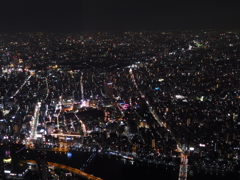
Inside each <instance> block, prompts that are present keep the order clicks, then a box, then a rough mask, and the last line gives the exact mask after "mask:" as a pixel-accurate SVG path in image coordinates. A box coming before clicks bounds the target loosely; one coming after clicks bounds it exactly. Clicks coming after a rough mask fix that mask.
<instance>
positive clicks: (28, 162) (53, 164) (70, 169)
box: [22, 160, 103, 180]
mask: <svg viewBox="0 0 240 180" xmlns="http://www.w3.org/2000/svg"><path fill="white" fill-rule="evenodd" d="M22 163H27V164H36V161H34V160H23V161H22ZM48 165H49V166H55V167H58V168H60V169H65V170H67V171H70V172H72V173H75V174H77V175H79V176H81V177H84V178H86V179H89V180H103V179H101V178H99V177H95V176H93V175H91V174H88V173H85V172H84V171H81V170H79V169H76V168H72V167H70V166H66V165H63V164H58V163H54V162H48Z"/></svg>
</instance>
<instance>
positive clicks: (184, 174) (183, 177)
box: [129, 68, 188, 180]
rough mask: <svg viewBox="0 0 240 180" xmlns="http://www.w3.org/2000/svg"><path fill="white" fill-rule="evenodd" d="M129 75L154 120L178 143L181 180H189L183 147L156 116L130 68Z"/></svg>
mask: <svg viewBox="0 0 240 180" xmlns="http://www.w3.org/2000/svg"><path fill="white" fill-rule="evenodd" d="M129 74H130V77H131V80H132V83H133V84H134V86H135V87H136V89H137V90H138V92H139V93H140V95H141V97H142V98H143V99H145V101H146V104H147V105H148V109H149V111H150V112H151V114H152V115H153V117H154V119H155V120H156V121H157V122H158V123H159V125H160V126H162V127H164V128H165V129H166V130H167V131H168V132H169V133H170V134H171V136H172V137H173V138H174V139H175V141H176V143H177V150H178V152H181V164H180V169H179V178H178V179H179V180H186V179H187V172H188V159H187V156H186V155H184V154H183V150H182V148H181V147H182V146H181V143H180V142H178V141H177V139H176V138H175V136H174V135H173V133H172V132H171V130H170V129H169V128H168V127H167V124H166V123H164V122H162V121H161V120H160V118H159V117H158V115H157V114H156V112H155V111H154V109H153V107H152V105H151V103H150V102H149V101H148V98H147V97H146V96H145V94H143V93H142V92H141V90H140V89H139V88H138V85H137V83H136V81H135V77H134V74H133V72H132V69H131V68H130V70H129Z"/></svg>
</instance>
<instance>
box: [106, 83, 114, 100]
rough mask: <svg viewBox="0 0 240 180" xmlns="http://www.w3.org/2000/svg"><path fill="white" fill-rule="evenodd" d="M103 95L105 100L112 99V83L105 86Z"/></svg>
mask: <svg viewBox="0 0 240 180" xmlns="http://www.w3.org/2000/svg"><path fill="white" fill-rule="evenodd" d="M105 95H106V97H107V98H112V96H113V85H112V83H107V84H105Z"/></svg>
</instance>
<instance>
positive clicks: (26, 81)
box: [12, 75, 32, 97]
mask: <svg viewBox="0 0 240 180" xmlns="http://www.w3.org/2000/svg"><path fill="white" fill-rule="evenodd" d="M31 77H32V76H31V75H30V76H28V77H27V79H26V80H25V81H24V83H23V84H22V85H21V86H20V88H18V90H17V91H16V92H15V93H14V94H13V95H12V97H14V96H16V95H17V94H18V93H19V91H20V90H21V89H22V87H23V86H24V85H25V84H26V82H27V81H28V80H29V79H30V78H31Z"/></svg>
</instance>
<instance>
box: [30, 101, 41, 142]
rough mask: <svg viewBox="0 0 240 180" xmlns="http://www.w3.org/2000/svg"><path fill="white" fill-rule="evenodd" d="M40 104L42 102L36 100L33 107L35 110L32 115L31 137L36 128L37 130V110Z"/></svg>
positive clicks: (33, 136) (33, 137) (34, 133)
mask: <svg viewBox="0 0 240 180" xmlns="http://www.w3.org/2000/svg"><path fill="white" fill-rule="evenodd" d="M41 104H42V103H41V102H38V103H37V104H36V107H35V111H34V115H33V119H32V121H33V124H32V128H31V138H32V139H35V135H36V130H37V126H38V118H39V110H40V107H41Z"/></svg>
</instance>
